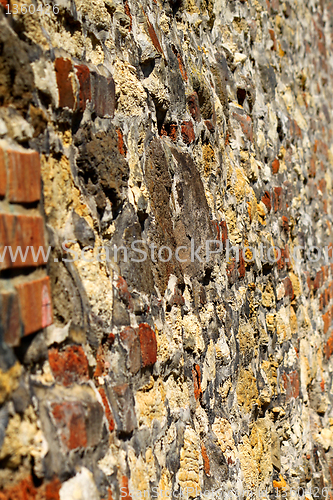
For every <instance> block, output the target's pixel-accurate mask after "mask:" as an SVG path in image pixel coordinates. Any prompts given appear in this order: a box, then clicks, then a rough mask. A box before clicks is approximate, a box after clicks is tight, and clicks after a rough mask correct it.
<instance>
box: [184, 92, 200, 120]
mask: <svg viewBox="0 0 333 500" xmlns="http://www.w3.org/2000/svg"><path fill="white" fill-rule="evenodd" d="M187 105H188V109H189V111H190V115H191V116H192V118H193V120H195V121H196V122H199V121H200V120H201V113H200V105H199V98H198V94H197V93H196V92H193V94H191V95H190V96H189V97H188V99H187Z"/></svg>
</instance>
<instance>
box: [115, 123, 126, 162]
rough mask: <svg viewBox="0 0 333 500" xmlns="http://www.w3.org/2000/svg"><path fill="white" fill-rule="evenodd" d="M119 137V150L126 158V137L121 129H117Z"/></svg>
mask: <svg viewBox="0 0 333 500" xmlns="http://www.w3.org/2000/svg"><path fill="white" fill-rule="evenodd" d="M117 135H118V150H119V153H120V154H121V155H123V156H126V153H127V150H126V145H125V143H124V136H123V133H122V131H121V130H120V128H117Z"/></svg>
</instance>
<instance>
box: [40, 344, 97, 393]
mask: <svg viewBox="0 0 333 500" xmlns="http://www.w3.org/2000/svg"><path fill="white" fill-rule="evenodd" d="M49 363H50V366H51V370H52V372H53V375H54V378H55V380H56V382H57V383H60V384H63V385H64V386H66V387H67V386H69V385H72V384H74V383H79V382H86V381H87V380H89V366H88V360H87V357H86V355H85V352H84V350H83V348H82V347H81V346H75V345H73V346H67V347H66V348H65V349H64V350H63V351H59V349H57V348H53V349H50V351H49Z"/></svg>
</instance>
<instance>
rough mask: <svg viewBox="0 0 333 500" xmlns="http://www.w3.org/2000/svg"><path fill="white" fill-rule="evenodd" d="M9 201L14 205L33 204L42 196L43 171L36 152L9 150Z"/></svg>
mask: <svg viewBox="0 0 333 500" xmlns="http://www.w3.org/2000/svg"><path fill="white" fill-rule="evenodd" d="M6 153H7V161H8V163H7V164H8V199H9V201H11V202H12V203H33V202H36V201H39V200H40V196H41V169H40V159H39V154H38V153H37V152H36V151H29V152H22V151H14V150H11V149H9V150H7V151H6Z"/></svg>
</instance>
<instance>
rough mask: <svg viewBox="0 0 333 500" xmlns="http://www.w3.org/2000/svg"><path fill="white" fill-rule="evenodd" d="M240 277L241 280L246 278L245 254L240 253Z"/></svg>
mask: <svg viewBox="0 0 333 500" xmlns="http://www.w3.org/2000/svg"><path fill="white" fill-rule="evenodd" d="M238 275H239V277H240V278H244V276H245V260H244V254H243V252H239V265H238Z"/></svg>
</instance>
